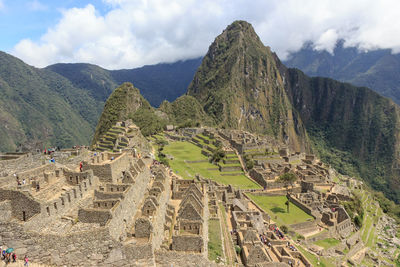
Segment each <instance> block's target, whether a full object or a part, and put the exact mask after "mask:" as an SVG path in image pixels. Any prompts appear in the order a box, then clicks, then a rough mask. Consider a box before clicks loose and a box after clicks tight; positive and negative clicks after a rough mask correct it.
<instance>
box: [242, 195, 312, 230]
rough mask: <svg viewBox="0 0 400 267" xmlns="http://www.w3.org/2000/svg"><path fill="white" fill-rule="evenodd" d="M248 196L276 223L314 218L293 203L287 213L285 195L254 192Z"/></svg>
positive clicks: (293, 222) (288, 223) (285, 223)
mask: <svg viewBox="0 0 400 267" xmlns="http://www.w3.org/2000/svg"><path fill="white" fill-rule="evenodd" d="M248 196H249V197H250V198H251V199H252V200H253V201H254V202H255V203H257V205H258V206H260V207H261V208H262V209H263V210H264V211H265V212H267V213H268V214H269V215H270V216H271V219H272V220H273V221H275V222H276V223H277V224H278V225H290V224H295V223H301V222H305V221H308V220H313V219H314V218H313V217H312V216H310V215H308V214H307V213H305V212H304V211H302V210H301V209H300V208H298V207H297V206H296V205H294V204H293V203H290V206H289V209H290V210H289V213H287V209H286V205H285V202H286V201H287V198H286V196H258V195H254V194H248Z"/></svg>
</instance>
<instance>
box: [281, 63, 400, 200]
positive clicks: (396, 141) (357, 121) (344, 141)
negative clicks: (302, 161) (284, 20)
mask: <svg viewBox="0 0 400 267" xmlns="http://www.w3.org/2000/svg"><path fill="white" fill-rule="evenodd" d="M280 70H281V73H282V76H283V77H285V80H286V81H287V82H286V90H287V92H288V94H289V96H290V98H291V102H292V103H293V106H294V107H295V108H296V110H297V111H298V112H299V114H300V116H301V119H302V121H303V122H304V125H305V126H306V128H307V131H308V133H309V135H310V138H311V140H312V141H313V144H314V149H315V150H316V151H317V152H318V153H319V154H320V156H321V158H322V159H323V160H325V161H327V162H329V163H331V164H332V165H333V166H334V167H335V168H337V169H338V170H339V171H341V172H343V173H346V174H350V175H357V176H358V175H359V176H361V177H362V178H363V179H365V180H367V181H368V183H369V184H371V185H372V186H373V187H374V188H375V189H377V190H380V191H383V192H385V194H386V195H387V196H388V197H390V198H391V199H393V200H396V201H397V202H398V201H399V200H400V194H399V189H400V176H399V172H398V170H397V169H396V166H397V164H398V155H399V151H400V150H399V149H400V131H399V130H400V116H399V115H400V108H399V107H398V106H397V105H396V104H395V103H394V102H393V101H391V100H390V99H387V98H385V97H382V96H380V95H379V94H377V93H375V92H374V91H372V90H370V89H368V88H366V87H355V86H353V85H351V84H348V83H341V82H338V81H335V80H332V79H329V78H321V77H315V78H310V77H308V76H306V75H305V74H304V73H303V72H301V71H300V70H298V69H286V67H284V66H283V65H281V66H280Z"/></svg>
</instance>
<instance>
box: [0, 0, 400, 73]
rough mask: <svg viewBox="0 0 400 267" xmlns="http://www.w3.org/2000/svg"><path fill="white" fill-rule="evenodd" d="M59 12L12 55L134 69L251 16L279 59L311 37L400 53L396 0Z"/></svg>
mask: <svg viewBox="0 0 400 267" xmlns="http://www.w3.org/2000/svg"><path fill="white" fill-rule="evenodd" d="M0 1H1V0H0ZM103 2H104V3H105V4H106V5H108V6H109V7H110V11H108V12H107V13H106V14H104V15H100V14H99V13H98V12H97V11H96V8H95V7H94V6H93V5H87V6H86V7H84V8H72V9H69V10H66V11H64V13H63V14H62V18H61V19H60V21H59V22H58V23H57V25H55V26H54V27H51V28H49V29H48V31H47V32H46V33H45V34H44V35H43V36H42V37H41V38H40V40H39V41H32V40H29V39H26V40H21V41H20V42H19V43H18V44H17V45H16V46H15V47H14V51H13V53H14V54H15V55H16V56H18V57H20V58H22V59H23V60H25V61H26V62H28V63H30V64H33V65H35V66H40V67H43V66H46V65H48V64H52V63H57V62H90V63H94V64H98V65H101V66H103V67H106V68H111V69H114V68H132V67H138V66H142V65H144V64H154V63H158V62H172V61H176V60H179V59H186V58H192V57H196V56H201V55H204V54H205V53H206V52H207V48H208V46H209V45H210V43H211V42H212V41H213V39H214V38H215V37H216V36H217V35H218V34H220V33H221V32H222V30H223V29H224V28H225V27H226V26H227V25H228V24H230V23H231V22H233V21H234V20H237V19H244V20H247V21H249V22H250V23H252V24H253V26H254V27H255V30H256V32H257V33H258V34H259V35H260V38H261V40H262V41H263V42H264V44H265V45H268V46H270V47H271V48H272V50H274V51H276V52H277V53H278V55H279V56H280V57H282V58H284V57H286V56H287V55H288V53H289V52H290V51H296V50H298V49H300V48H301V47H302V45H303V44H304V43H305V42H307V41H311V42H313V43H314V47H315V48H316V49H319V50H321V49H326V50H328V51H332V50H333V47H334V45H335V43H336V41H337V40H338V39H345V45H347V46H358V47H360V48H361V49H374V48H392V49H393V51H394V52H400V35H399V34H398V33H399V32H400V23H397V20H398V18H399V17H400V2H399V1H398V0H381V1H376V0H353V1H348V0H329V1H328V0H327V1H320V0H301V1H300V0H269V1H266V0H253V1H243V0H230V1H228V0H220V1H214V0H169V1H168V0H103Z"/></svg>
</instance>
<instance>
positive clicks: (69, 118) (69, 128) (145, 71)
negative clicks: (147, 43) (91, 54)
mask: <svg viewBox="0 0 400 267" xmlns="http://www.w3.org/2000/svg"><path fill="white" fill-rule="evenodd" d="M200 63H201V58H197V59H192V60H187V61H178V62H176V63H171V64H157V65H153V66H144V67H142V68H137V69H130V70H113V71H109V70H106V69H103V68H101V67H99V66H96V65H92V64H83V63H78V64H55V65H51V66H48V67H46V68H44V69H38V68H35V67H32V66H29V65H27V64H25V63H24V62H23V61H21V60H19V59H18V58H16V57H13V56H11V55H9V54H6V53H4V52H0V122H1V123H0V140H1V142H0V151H15V150H16V149H34V148H40V149H43V148H45V147H48V146H60V147H70V146H72V145H77V144H89V143H90V140H92V137H93V132H94V131H95V127H96V125H97V123H98V121H99V118H100V115H101V112H102V110H103V108H104V103H105V101H106V100H107V98H108V97H109V96H110V94H111V93H112V92H113V91H114V89H115V88H116V87H117V86H119V85H120V84H122V83H124V82H129V81H130V82H134V83H135V84H139V85H141V91H142V93H143V95H144V96H145V97H146V98H147V99H149V102H150V103H151V105H153V106H158V105H160V104H161V102H162V101H164V100H165V99H167V100H169V101H173V100H175V99H176V98H177V97H179V96H180V95H182V94H184V93H185V92H186V90H187V87H188V85H189V83H190V81H191V80H192V78H193V75H194V73H195V70H196V69H197V67H198V66H199V65H200Z"/></svg>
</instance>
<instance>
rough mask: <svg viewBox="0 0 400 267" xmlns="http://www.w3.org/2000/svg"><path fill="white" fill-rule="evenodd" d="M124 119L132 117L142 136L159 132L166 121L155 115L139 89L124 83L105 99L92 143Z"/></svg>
mask: <svg viewBox="0 0 400 267" xmlns="http://www.w3.org/2000/svg"><path fill="white" fill-rule="evenodd" d="M126 119H132V121H133V122H134V123H135V124H136V125H137V126H139V128H140V130H141V132H142V134H143V135H144V136H149V135H152V134H155V133H158V132H161V131H162V130H163V129H164V127H165V125H166V123H167V121H166V120H165V119H162V118H160V117H159V116H157V115H156V113H155V110H154V108H152V107H151V106H150V104H149V102H147V100H146V99H144V98H143V96H142V95H141V94H140V92H139V89H137V88H135V87H134V86H133V85H132V84H131V83H124V84H122V85H121V86H120V87H118V88H117V89H115V90H114V92H113V93H112V94H111V95H110V97H109V98H108V99H107V101H106V104H105V106H104V110H103V112H102V114H101V117H100V120H99V123H98V124H97V127H96V132H95V134H94V138H93V141H92V144H95V143H96V142H97V140H98V139H99V138H100V136H102V135H103V134H104V133H106V132H107V131H108V129H110V128H111V127H112V126H113V125H114V124H115V123H116V122H118V121H123V120H126Z"/></svg>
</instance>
